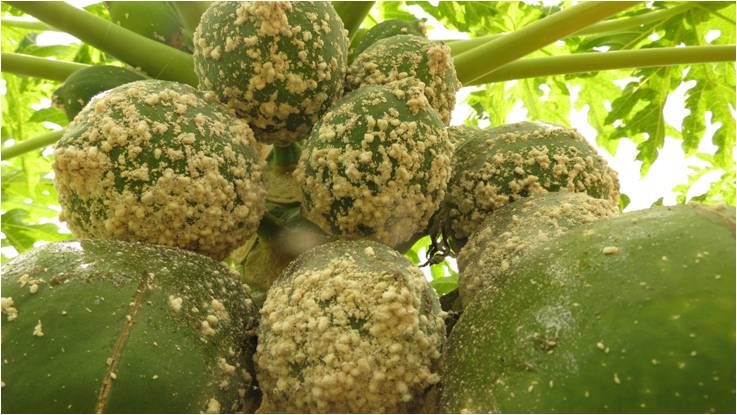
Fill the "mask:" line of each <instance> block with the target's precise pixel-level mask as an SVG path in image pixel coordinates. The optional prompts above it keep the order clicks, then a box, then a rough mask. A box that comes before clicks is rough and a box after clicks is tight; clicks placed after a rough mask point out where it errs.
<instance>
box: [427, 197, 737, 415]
mask: <svg viewBox="0 0 737 415" xmlns="http://www.w3.org/2000/svg"><path fill="white" fill-rule="evenodd" d="M734 226H735V225H734V213H733V212H732V211H731V210H728V209H726V208H724V209H721V210H719V209H714V208H708V207H704V206H701V205H686V206H678V207H672V208H663V207H660V208H654V209H650V210H646V211H639V212H633V213H629V214H626V215H622V216H619V217H616V218H612V219H602V220H599V221H597V222H594V223H591V224H588V225H582V226H581V227H579V228H577V229H575V230H573V231H570V232H569V233H567V234H566V235H564V236H562V237H560V238H559V239H556V240H555V241H551V242H549V243H548V244H546V245H544V246H541V247H539V248H538V249H537V250H535V252H533V253H532V254H530V255H529V256H528V257H527V260H526V261H525V262H526V264H525V265H521V266H520V269H518V270H517V271H516V272H515V275H514V278H509V279H507V281H506V282H505V283H504V286H503V289H501V290H498V291H496V292H492V291H490V290H488V289H487V290H483V291H481V292H479V293H478V294H477V295H476V297H475V299H474V301H473V302H471V304H470V305H469V306H468V307H466V310H465V313H464V314H463V316H462V317H461V319H460V320H459V322H458V324H457V325H456V326H455V328H454V329H453V332H452V334H451V336H450V338H449V344H448V347H447V355H446V358H445V360H444V371H443V382H444V384H443V391H442V396H441V404H442V407H441V410H442V411H443V412H463V411H469V412H490V411H494V412H512V413H514V412H533V413H534V412H594V413H596V412H731V411H732V410H733V409H734V406H735V392H734V384H735V369H734V368H735V297H734V286H735V251H734V244H735V233H734V232H735V228H734Z"/></svg>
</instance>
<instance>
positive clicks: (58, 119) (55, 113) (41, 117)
mask: <svg viewBox="0 0 737 415" xmlns="http://www.w3.org/2000/svg"><path fill="white" fill-rule="evenodd" d="M28 121H29V122H45V121H48V122H53V123H54V124H58V125H61V126H62V127H63V126H65V125H67V124H69V120H67V116H66V114H64V111H61V110H59V109H58V108H54V107H49V108H43V109H40V110H38V111H36V112H34V113H33V115H31V117H30V118H29V119H28Z"/></svg>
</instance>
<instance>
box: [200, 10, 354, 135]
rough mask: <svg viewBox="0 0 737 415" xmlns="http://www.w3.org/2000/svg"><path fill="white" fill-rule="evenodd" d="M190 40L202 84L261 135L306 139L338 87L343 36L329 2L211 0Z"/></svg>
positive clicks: (345, 56) (345, 49)
mask: <svg viewBox="0 0 737 415" xmlns="http://www.w3.org/2000/svg"><path fill="white" fill-rule="evenodd" d="M194 43H195V53H194V61H195V72H196V73H197V76H198V78H199V80H200V85H199V87H200V89H202V90H208V91H213V92H214V93H215V94H216V95H217V97H218V98H219V99H220V100H221V101H222V102H223V103H225V104H226V105H228V106H229V107H230V108H232V109H234V110H235V112H236V113H237V114H238V116H239V117H242V118H243V119H245V120H246V121H248V124H249V125H250V126H251V128H252V129H253V130H254V133H255V135H256V139H257V140H259V141H261V142H266V143H276V144H286V143H290V142H293V141H296V140H300V139H303V138H305V137H306V136H307V135H308V134H309V132H310V128H312V126H313V125H314V124H315V122H317V120H318V119H319V118H320V116H321V115H322V114H323V113H324V112H325V111H326V110H327V109H328V108H329V107H330V105H331V104H332V103H333V102H335V100H336V99H338V98H340V96H341V94H342V92H343V79H344V77H345V73H346V69H347V59H348V37H347V32H346V31H345V29H344V28H343V23H342V21H341V19H340V17H339V16H338V15H337V13H336V12H335V9H334V8H333V6H332V5H331V4H330V2H308V1H300V2H279V1H276V2H235V1H223V2H215V3H213V5H212V6H210V7H209V8H208V9H207V11H205V13H204V14H203V15H202V19H201V21H200V24H199V26H198V27H197V30H196V31H195V34H194Z"/></svg>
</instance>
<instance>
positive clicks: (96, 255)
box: [2, 240, 258, 413]
mask: <svg viewBox="0 0 737 415" xmlns="http://www.w3.org/2000/svg"><path fill="white" fill-rule="evenodd" d="M2 295H3V298H2V312H3V315H4V316H3V324H2V355H3V360H4V363H3V373H2V375H3V399H2V411H3V412H10V413H95V412H97V413H100V412H110V413H136V412H139V413H152V412H153V413H157V412H158V413H199V412H220V411H223V412H233V411H249V410H251V411H252V410H253V409H255V407H256V406H257V405H258V396H257V395H256V394H255V390H254V386H253V385H254V382H253V375H254V372H253V367H252V361H251V355H252V353H253V352H254V351H255V338H254V337H253V335H254V334H255V332H254V330H255V325H256V317H257V312H256V311H255V309H254V307H253V304H252V301H251V298H250V295H249V290H248V287H247V286H245V285H244V284H242V283H241V282H239V281H238V275H237V274H235V273H233V272H232V271H230V270H229V269H228V268H227V267H225V266H224V265H222V264H221V263H218V262H216V261H214V260H212V259H210V258H207V257H204V256H201V255H198V254H195V253H193V252H189V251H184V250H180V249H175V248H168V247H162V246H154V245H144V244H140V243H129V242H122V241H102V240H95V241H82V242H59V243H51V244H48V245H44V246H42V247H39V248H35V249H34V250H32V251H30V252H28V253H25V254H23V255H21V256H19V257H16V258H14V259H13V260H11V261H10V262H9V263H7V264H6V265H5V266H3V275H2Z"/></svg>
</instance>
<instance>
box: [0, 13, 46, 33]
mask: <svg viewBox="0 0 737 415" xmlns="http://www.w3.org/2000/svg"><path fill="white" fill-rule="evenodd" d="M2 24H3V26H7V27H15V28H18V29H27V30H56V29H55V28H53V27H51V26H49V25H47V24H46V23H44V22H39V21H38V20H35V19H26V18H24V17H16V16H3V18H2Z"/></svg>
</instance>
